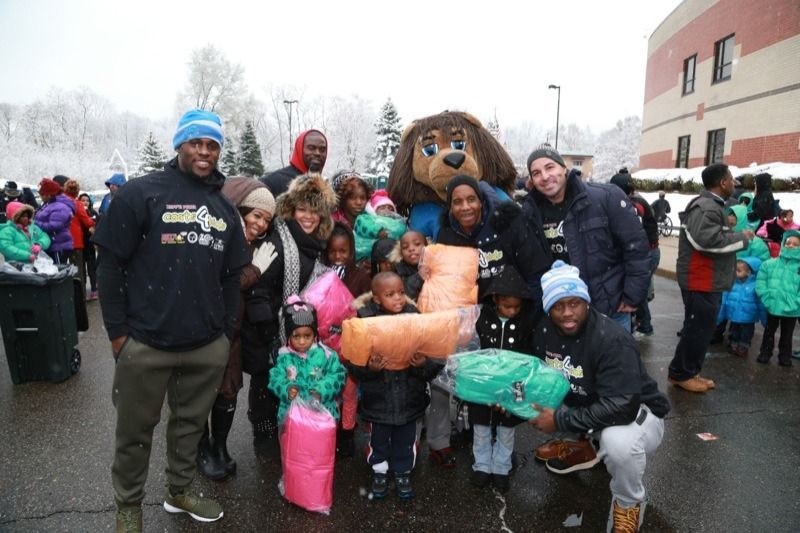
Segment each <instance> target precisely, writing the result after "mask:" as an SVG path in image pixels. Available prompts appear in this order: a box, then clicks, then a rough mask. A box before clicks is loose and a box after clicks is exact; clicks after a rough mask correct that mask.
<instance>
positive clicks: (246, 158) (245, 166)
mask: <svg viewBox="0 0 800 533" xmlns="http://www.w3.org/2000/svg"><path fill="white" fill-rule="evenodd" d="M236 162H237V166H238V169H237V170H238V171H239V174H241V175H242V176H251V177H258V176H261V175H262V174H263V173H264V164H263V163H262V161H261V147H260V146H258V141H257V140H256V132H255V130H253V123H252V122H250V121H248V122H245V124H244V132H242V136H241V137H240V138H239V156H238V158H237V160H236Z"/></svg>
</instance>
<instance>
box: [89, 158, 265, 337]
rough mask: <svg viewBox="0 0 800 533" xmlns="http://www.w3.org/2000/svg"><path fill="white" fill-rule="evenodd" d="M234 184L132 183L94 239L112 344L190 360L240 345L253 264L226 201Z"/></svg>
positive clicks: (176, 179)
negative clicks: (208, 348) (239, 323)
mask: <svg viewBox="0 0 800 533" xmlns="http://www.w3.org/2000/svg"><path fill="white" fill-rule="evenodd" d="M224 181H225V177H224V176H223V175H222V174H221V173H220V172H219V171H216V170H215V171H214V173H213V174H212V175H211V176H210V177H209V178H208V179H206V180H199V179H197V178H195V177H193V176H191V175H189V174H186V173H184V172H182V171H181V170H180V168H179V167H178V161H177V159H173V160H172V161H170V162H169V163H167V165H166V166H165V167H164V170H161V171H159V172H154V173H152V174H148V175H146V176H142V177H141V178H137V179H134V180H131V181H129V182H128V183H127V184H126V185H125V187H122V188H120V190H119V191H118V192H117V194H116V195H115V196H114V202H113V203H112V204H111V206H110V207H109V210H108V213H107V215H106V216H105V217H104V219H103V221H102V222H101V223H100V224H99V225H98V227H97V230H96V232H95V234H94V238H93V239H92V240H93V242H94V243H95V244H97V245H98V246H99V247H100V252H99V256H98V269H97V277H98V285H99V288H100V304H101V306H102V309H103V320H104V322H105V326H106V330H107V331H108V336H109V338H110V339H115V338H118V337H121V336H124V335H130V336H132V337H133V338H134V339H136V340H137V341H139V342H142V343H144V344H147V345H148V346H152V347H153V348H157V349H160V350H166V351H186V350H192V349H195V348H199V347H201V346H204V345H206V344H208V343H209V342H211V341H213V340H214V339H216V338H218V337H219V336H220V335H222V334H223V333H225V334H226V335H227V336H228V338H231V337H232V336H233V333H234V331H235V325H236V320H237V315H238V306H239V273H240V269H241V268H242V267H243V266H244V265H246V264H247V263H249V262H250V254H249V253H248V251H247V243H246V241H245V238H244V232H243V231H242V224H241V221H240V217H239V215H238V213H237V212H236V209H235V208H234V206H233V204H231V203H230V201H228V200H227V199H226V198H225V197H224V196H223V195H222V193H221V192H220V189H221V188H222V184H223V183H224Z"/></svg>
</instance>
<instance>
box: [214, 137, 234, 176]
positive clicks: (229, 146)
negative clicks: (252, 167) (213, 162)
mask: <svg viewBox="0 0 800 533" xmlns="http://www.w3.org/2000/svg"><path fill="white" fill-rule="evenodd" d="M237 155H238V154H237V153H236V148H234V146H233V139H230V140H228V142H226V143H225V148H224V149H223V152H222V158H221V159H220V162H219V169H220V171H222V173H223V174H225V175H226V176H236V175H237V174H238V173H239V165H238V164H237Z"/></svg>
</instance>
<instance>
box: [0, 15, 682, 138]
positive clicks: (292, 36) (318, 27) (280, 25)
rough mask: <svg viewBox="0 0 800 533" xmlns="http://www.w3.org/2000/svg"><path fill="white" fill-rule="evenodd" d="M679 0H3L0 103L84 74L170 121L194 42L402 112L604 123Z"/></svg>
mask: <svg viewBox="0 0 800 533" xmlns="http://www.w3.org/2000/svg"><path fill="white" fill-rule="evenodd" d="M679 3H680V1H679V0H647V1H642V0H619V1H613V0H612V1H605V2H598V1H590V0H585V1H583V0H580V1H579V0H561V1H553V2H540V1H533V0H527V1H504V0H496V1H494V2H486V1H474V0H462V1H460V2H452V1H449V0H448V1H443V2H438V3H437V2H432V1H418V0H399V1H397V0H395V1H391V2H383V1H354V0H339V1H320V0H305V1H302V2H294V1H291V0H288V1H283V2H279V3H273V2H244V1H240V0H227V1H225V0H217V1H214V2H211V1H206V0H195V1H192V2H184V1H177V0H176V1H171V0H158V1H153V0H135V1H126V2H119V1H117V0H84V1H66V0H60V1H58V0H0V50H1V51H2V52H0V75H2V80H3V81H2V83H0V102H11V103H27V102H30V101H32V100H33V99H35V98H37V97H40V96H43V95H45V94H46V93H47V91H48V89H49V88H50V87H51V86H58V87H63V88H76V87H78V86H81V85H85V86H87V87H89V88H90V89H92V90H93V91H95V92H97V93H99V94H101V95H103V96H105V97H107V98H108V99H110V100H111V101H112V102H113V103H114V104H115V105H116V106H117V108H118V110H125V109H127V110H130V111H132V112H134V113H137V114H140V115H144V116H149V117H151V118H154V119H159V118H172V117H173V116H174V113H175V110H174V106H175V97H176V94H177V92H178V91H179V90H180V89H181V88H182V86H183V85H184V83H185V79H186V63H187V61H188V59H189V57H190V54H191V51H192V49H194V48H198V47H201V46H203V45H205V44H208V43H211V44H214V45H215V46H217V47H219V48H220V49H222V50H223V51H224V52H225V54H226V55H227V57H228V59H229V60H231V61H233V62H237V63H241V64H242V65H243V66H244V67H245V71H246V79H247V83H248V86H249V88H250V89H251V91H253V93H254V94H255V95H256V97H257V98H259V99H262V100H267V95H268V93H269V87H270V86H279V85H293V86H297V87H305V94H306V95H321V94H339V95H350V94H353V93H357V94H359V95H360V96H362V97H364V98H366V99H368V100H371V101H372V103H373V105H374V107H375V109H376V110H377V109H378V107H379V106H380V105H381V104H382V103H383V102H384V100H385V99H386V98H387V97H388V96H391V97H392V99H393V100H394V102H395V104H396V105H397V107H398V110H399V112H400V115H401V117H402V119H403V122H406V121H408V120H410V119H412V118H416V117H421V116H425V115H429V114H432V113H436V112H439V111H441V110H443V109H445V108H450V109H463V110H466V111H470V112H472V113H473V114H475V115H477V116H478V117H479V118H481V119H484V120H486V119H488V118H489V117H491V115H492V114H493V112H494V110H495V108H496V109H497V116H498V119H499V120H500V124H501V126H503V125H512V124H518V123H521V122H523V121H527V120H531V121H534V122H538V123H540V124H543V125H546V126H547V125H550V123H551V122H552V123H554V122H555V111H556V91H552V90H551V91H548V89H547V86H548V85H549V84H551V83H552V84H556V85H561V86H562V90H561V91H562V92H561V123H562V124H564V123H569V122H576V123H578V124H581V125H589V126H591V127H592V128H593V129H594V130H595V131H600V130H603V129H607V128H609V127H611V126H612V125H613V124H614V123H615V121H616V120H617V119H619V118H622V117H624V116H627V115H632V114H636V115H641V112H642V101H643V94H644V70H645V65H646V56H647V37H649V36H650V34H651V33H652V32H653V30H654V29H655V28H656V27H657V26H658V24H659V23H660V22H661V21H662V20H663V19H664V18H665V17H666V16H667V15H668V14H669V13H670V12H671V11H672V10H673V9H674V8H675V7H676V6H677V5H678V4H679Z"/></svg>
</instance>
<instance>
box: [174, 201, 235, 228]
mask: <svg viewBox="0 0 800 533" xmlns="http://www.w3.org/2000/svg"><path fill="white" fill-rule="evenodd" d="M176 207H177V208H179V209H183V210H182V211H166V212H165V213H164V214H163V215H161V221H162V222H165V223H167V224H193V223H197V224H200V229H201V230H203V231H205V232H209V231H211V230H212V229H215V230H217V231H225V230H226V229H228V224H227V223H226V222H225V221H224V220H222V219H221V218H217V217H215V216H213V215H212V214H211V213H209V212H208V207H206V206H204V205H201V206H200V207H198V208H197V209H195V210H194V211H191V210H190V209H189V208H188V206H186V207H184V206H167V209H174V208H176ZM191 207H192V208H194V206H191Z"/></svg>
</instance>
